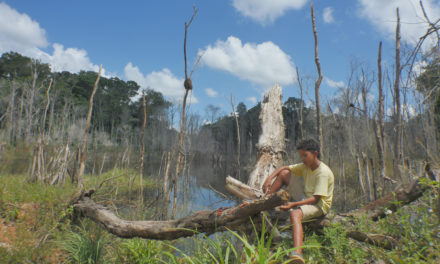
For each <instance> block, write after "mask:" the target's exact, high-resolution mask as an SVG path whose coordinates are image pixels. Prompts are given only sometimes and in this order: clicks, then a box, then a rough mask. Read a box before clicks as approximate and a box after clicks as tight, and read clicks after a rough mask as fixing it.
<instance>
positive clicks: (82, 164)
mask: <svg viewBox="0 0 440 264" xmlns="http://www.w3.org/2000/svg"><path fill="white" fill-rule="evenodd" d="M101 72H102V64H101V65H100V66H99V72H98V76H97V77H96V81H95V85H94V86H93V90H92V94H91V95H90V100H89V112H88V113H87V123H86V129H85V131H84V135H83V140H82V144H81V150H80V152H79V161H80V163H79V171H78V175H77V177H76V179H77V181H78V186H79V187H80V188H81V189H82V187H83V183H82V177H83V174H84V168H85V159H86V147H87V136H88V134H89V128H90V122H91V121H92V110H93V97H94V96H95V93H96V89H97V88H98V83H99V78H100V77H101Z"/></svg>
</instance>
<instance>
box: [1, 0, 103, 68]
mask: <svg viewBox="0 0 440 264" xmlns="http://www.w3.org/2000/svg"><path fill="white" fill-rule="evenodd" d="M48 44H49V43H48V41H47V39H46V32H45V30H44V29H43V28H41V27H40V25H39V24H38V22H36V21H34V20H32V19H31V18H30V17H29V16H28V15H27V14H24V13H19V12H17V10H15V9H13V8H11V7H10V6H8V5H7V4H5V3H0V54H2V53H4V52H10V51H15V52H19V53H21V54H22V55H24V56H28V57H31V58H34V59H39V60H41V61H42V62H44V63H48V64H50V66H51V68H52V70H53V71H69V72H74V73H76V72H79V71H80V70H86V71H88V70H92V71H98V70H99V66H98V65H96V64H93V63H91V61H90V59H89V57H88V56H87V52H86V51H85V50H82V49H76V48H66V49H64V47H63V45H61V44H58V43H55V44H53V45H52V47H53V54H52V55H51V54H49V53H47V52H45V51H43V50H41V49H40V48H44V47H46V46H47V45H48ZM103 75H104V76H105V73H103Z"/></svg>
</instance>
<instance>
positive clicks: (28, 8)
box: [0, 0, 440, 115]
mask: <svg viewBox="0 0 440 264" xmlns="http://www.w3.org/2000/svg"><path fill="white" fill-rule="evenodd" d="M310 3H311V2H310V1H307V0H228V1H207V0H204V1H202V0H199V1H197V0H196V1H194V0H192V1H189V0H173V1H172V0H163V1H124V2H122V1H113V0H108V1H83V0H80V1H55V0H52V1H34V0H21V1H17V0H7V1H3V2H0V53H3V52H7V51H10V50H13V51H18V52H20V53H22V54H24V55H27V56H30V57H34V58H38V59H41V60H42V61H44V62H47V63H50V64H51V65H52V69H54V70H57V71H60V70H68V71H71V72H78V71H79V70H97V69H98V65H99V64H102V65H103V68H104V69H105V75H107V76H117V77H119V78H122V79H125V80H134V81H136V82H138V83H139V84H140V85H141V86H142V87H144V88H145V87H150V88H152V89H155V90H158V91H160V92H162V93H163V94H164V95H165V96H166V97H167V98H168V99H169V100H178V99H179V98H181V97H182V95H183V78H184V62H183V37H184V22H185V21H188V20H189V18H190V17H191V15H192V13H193V6H194V5H195V6H196V7H197V8H198V14H197V16H196V18H195V20H194V22H193V24H192V25H191V27H190V29H189V32H188V59H189V66H190V67H189V68H190V69H191V68H192V65H193V63H194V62H195V61H196V59H197V57H198V56H199V55H202V57H201V60H200V63H199V65H198V66H197V68H196V70H195V72H194V74H193V76H192V79H193V84H194V90H193V94H192V99H191V102H192V104H191V110H192V111H196V112H200V113H201V114H202V115H203V112H204V110H205V109H206V106H207V105H208V104H213V105H216V106H219V107H221V109H222V111H223V112H224V113H228V112H230V111H231V106H230V103H229V98H230V95H231V94H232V95H233V96H234V97H235V102H236V104H237V103H238V102H244V103H245V104H246V105H247V106H248V108H250V107H252V106H254V105H255V103H256V102H257V101H260V100H261V97H262V94H263V93H264V91H265V90H267V89H268V88H270V86H271V85H272V84H273V83H275V82H278V83H280V84H281V85H282V86H283V94H284V99H287V98H288V97H289V96H296V97H299V88H298V86H297V81H296V74H295V67H298V68H299V71H300V74H301V75H302V76H303V77H308V78H310V81H309V85H308V91H306V99H313V98H314V86H313V80H314V79H313V78H315V77H316V68H315V64H314V42H313V41H314V39H313V33H312V25H311V18H310ZM423 3H424V6H425V8H426V11H427V13H428V16H429V17H430V18H431V20H433V21H435V20H437V19H438V18H439V17H440V3H439V1H436V0H424V1H423ZM314 4H315V14H316V20H317V28H318V35H319V53H320V54H319V56H320V60H321V63H322V71H323V75H324V81H323V84H322V86H321V91H322V97H323V99H322V102H323V103H325V102H326V100H328V99H329V98H331V97H332V96H334V95H335V94H336V93H337V92H338V87H341V86H345V85H346V84H347V80H348V78H349V74H350V63H351V62H352V61H354V60H356V61H358V62H362V63H365V64H366V65H367V67H368V68H370V69H371V70H375V67H376V56H377V48H378V43H379V41H381V40H382V41H383V53H384V55H383V58H384V61H385V64H388V65H389V66H390V67H391V64H392V62H393V60H394V29H395V26H396V23H395V20H396V19H395V8H396V7H399V8H400V13H401V20H402V22H403V23H402V41H403V42H405V43H408V45H409V46H410V47H411V45H414V43H416V41H417V39H418V37H420V36H421V35H423V34H424V33H425V31H426V29H427V24H426V23H425V22H424V19H423V15H422V13H421V10H420V8H419V3H418V0H394V1H391V0H390V1H383V0H351V1H350V0H340V1H315V2H314Z"/></svg>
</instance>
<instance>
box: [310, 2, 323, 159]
mask: <svg viewBox="0 0 440 264" xmlns="http://www.w3.org/2000/svg"><path fill="white" fill-rule="evenodd" d="M310 9H311V13H312V25H313V36H314V38H315V64H316V69H317V70H318V79H317V80H316V82H315V103H316V129H317V134H318V138H319V153H320V154H321V160H323V159H324V152H323V150H324V147H323V146H324V138H323V136H322V120H321V106H320V103H319V86H320V85H321V81H322V72H321V63H320V62H319V55H318V32H317V30H316V22H315V10H314V8H313V3H311V5H310Z"/></svg>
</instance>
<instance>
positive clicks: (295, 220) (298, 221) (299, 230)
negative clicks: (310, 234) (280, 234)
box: [290, 208, 304, 254]
mask: <svg viewBox="0 0 440 264" xmlns="http://www.w3.org/2000/svg"><path fill="white" fill-rule="evenodd" d="M302 219H303V213H302V210H301V209H299V208H296V209H293V210H292V211H290V220H291V221H292V224H293V227H292V238H293V247H296V248H298V249H297V250H296V251H297V252H298V253H300V254H302V248H301V247H302V245H303V238H304V234H303V226H302Z"/></svg>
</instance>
